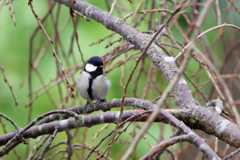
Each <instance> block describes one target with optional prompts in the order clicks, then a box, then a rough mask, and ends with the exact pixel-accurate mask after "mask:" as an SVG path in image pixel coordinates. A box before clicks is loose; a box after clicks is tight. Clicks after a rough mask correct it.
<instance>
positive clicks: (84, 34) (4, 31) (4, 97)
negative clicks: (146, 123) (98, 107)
mask: <svg viewBox="0 0 240 160" xmlns="http://www.w3.org/2000/svg"><path fill="white" fill-rule="evenodd" d="M0 2H1V1H0ZM88 2H90V3H92V4H93V5H96V6H98V7H99V8H101V9H104V10H107V7H106V5H105V3H102V1H95V0H89V1H88ZM1 3H2V2H1ZM33 6H34V10H35V12H36V13H37V14H38V16H39V17H40V18H42V17H43V16H44V14H45V13H46V10H47V7H48V5H47V2H46V1H33ZM136 6H137V2H134V3H133V5H132V6H131V7H132V8H133V9H134V7H136ZM13 8H14V11H15V14H14V16H15V19H16V22H17V25H16V26H14V24H13V19H12V18H11V14H10V11H9V5H3V6H2V8H1V10H0V65H2V67H3V68H4V72H5V75H6V77H7V79H8V81H9V83H10V84H11V86H12V88H13V91H14V93H15V94H16V97H17V100H18V102H19V105H18V106H15V103H14V100H13V97H12V95H11V92H10V89H9V87H8V86H7V84H6V83H4V81H3V76H2V74H1V73H0V112H1V113H3V114H5V115H7V116H8V117H10V118H11V119H12V120H13V121H14V122H16V123H17V124H18V125H19V126H26V125H27V124H28V120H27V119H28V110H29V108H28V107H25V105H26V104H27V103H28V102H29V97H28V82H27V81H26V82H25V83H24V85H23V86H20V84H21V83H22V82H23V81H24V79H25V78H26V77H27V76H28V70H29V49H30V37H31V35H32V34H33V31H34V29H35V28H36V26H37V25H38V23H37V21H36V19H35V18H34V16H33V14H32V12H31V9H30V7H29V6H28V4H27V1H25V2H22V1H19V0H18V1H13ZM56 10H57V7H55V8H54V12H56ZM114 14H115V15H116V16H117V15H118V14H116V13H114ZM222 14H224V12H223V13H222ZM122 15H123V17H124V16H125V13H123V14H122ZM234 16H236V15H235V14H234V15H233V17H234ZM59 17H60V21H59V24H61V25H62V24H64V23H65V22H67V24H66V27H65V28H64V29H63V30H62V31H61V33H60V38H61V39H62V42H63V47H64V48H66V49H65V50H66V52H68V47H69V45H70V39H71V36H72V30H73V28H72V22H71V20H70V21H66V20H67V19H68V17H69V9H68V8H67V7H65V6H61V14H60V16H59ZM123 17H119V18H123ZM213 19H214V15H213V14H212V13H211V12H209V15H208V16H207V17H206V20H205V22H204V26H203V28H204V29H208V28H210V27H213V26H214V25H216V21H213ZM181 20H182V21H181ZM179 21H180V22H179V23H181V25H182V27H183V28H184V26H186V25H187V24H186V22H184V20H183V19H181V18H179ZM235 22H236V25H238V24H237V23H239V21H235ZM171 25H172V24H171ZM44 27H45V29H46V30H47V32H48V34H49V35H50V36H51V35H52V34H53V32H54V30H53V28H52V22H51V20H50V19H49V18H48V20H47V22H46V23H44ZM138 29H139V30H142V31H144V30H146V29H147V27H146V26H144V25H141V26H140V27H139V28H138ZM224 30H225V29H224ZM77 31H78V35H79V43H80V46H81V50H82V52H83V54H84V59H85V60H87V59H88V58H89V57H91V56H93V55H99V56H101V55H103V54H104V53H106V52H107V51H109V50H110V49H109V48H107V49H105V48H104V47H105V46H106V45H107V44H108V41H104V42H102V43H100V44H97V45H93V46H91V47H89V44H91V43H92V42H96V41H97V40H99V39H101V38H103V37H105V36H106V35H109V34H111V33H112V32H111V31H109V30H107V29H106V28H105V27H104V26H103V25H101V24H99V23H97V22H95V21H94V20H91V22H87V21H86V20H84V19H80V21H79V25H78V28H77ZM172 32H173V35H174V38H176V39H177V40H179V41H181V40H182V36H181V34H180V33H179V31H178V30H177V29H176V28H174V29H173V30H172ZM39 33H41V31H39V32H38V34H37V36H36V37H35V39H34V41H33V46H34V48H33V52H34V51H35V50H37V48H38V46H40V47H42V46H43V45H42V44H39V42H43V43H47V40H46V37H45V36H44V35H43V34H42V33H41V34H39ZM216 34H217V31H213V32H211V33H209V34H207V36H206V37H207V39H208V42H209V44H211V41H212V40H213V39H214V38H215V36H216ZM117 39H118V36H115V37H114V38H113V39H112V40H117ZM168 42H170V41H168ZM54 43H55V42H54ZM217 45H221V44H217ZM112 48H113V47H112ZM112 48H111V49H112ZM214 50H215V52H216V53H218V54H219V55H218V56H219V58H222V54H223V53H222V48H221V47H215V48H214ZM174 52H175V53H178V51H177V50H176V51H174ZM74 54H75V56H76V61H77V62H78V63H79V64H82V62H81V58H80V54H79V52H78V49H77V46H76V45H75V48H74ZM34 56H35V57H36V55H34ZM59 58H60V59H61V60H62V62H63V67H64V68H66V62H65V61H63V56H62V55H60V56H59ZM69 60H70V63H71V66H73V65H74V64H73V59H72V58H69ZM134 64H135V61H134V60H132V61H130V62H129V63H127V64H126V66H125V67H126V68H131V67H132V66H133V65H134ZM149 64H150V62H149V60H146V67H147V68H149ZM189 66H191V67H189V68H188V70H187V73H194V72H196V71H197V69H198V66H199V65H198V63H197V62H196V61H195V60H191V61H190V63H189ZM37 68H38V70H39V72H41V73H42V75H43V76H44V77H43V79H44V81H45V82H48V81H49V80H50V79H52V78H55V77H56V75H57V66H56V60H55V58H54V57H53V55H52V51H51V49H50V47H48V49H47V50H46V52H45V53H44V55H43V58H41V59H40V62H39V65H38V66H37ZM80 71H81V69H79V70H78V71H77V72H76V73H75V74H74V75H73V76H72V77H69V80H70V82H71V83H74V77H76V75H77V74H78V73H79V72H80ZM130 71H131V70H129V69H126V70H125V72H124V75H125V77H124V82H126V80H127V78H128V76H129V74H130ZM120 75H121V68H116V69H114V71H111V72H110V73H109V74H108V77H109V79H110V80H111V82H112V87H111V88H110V91H109V94H108V96H107V99H108V100H111V99H113V98H121V97H122V94H123V89H122V88H121V87H120V86H119V79H120ZM135 75H136V74H135ZM206 79H207V76H206V74H205V73H202V76H201V79H200V80H199V81H205V80H206ZM145 81H146V75H143V76H141V79H140V81H139V86H144V85H145ZM64 84H65V83H61V87H62V89H63V91H62V93H63V96H65V95H64V94H66V93H67V92H66V87H65V85H64ZM124 84H125V83H124ZM166 85H167V82H166V81H165V82H164V84H162V86H163V88H166ZM32 86H33V89H36V88H37V87H39V86H41V82H40V81H39V79H38V78H37V75H36V74H35V73H33V75H32ZM64 87H65V88H64ZM132 88H133V82H131V83H130V86H129V89H128V95H127V97H132V96H133V93H132ZM190 88H191V89H192V90H194V88H193V86H191V85H190ZM207 88H208V87H207ZM207 88H204V89H203V92H204V93H205V94H207V93H208V92H209V91H208V89H207ZM138 91H139V93H141V92H142V91H143V88H141V87H140V88H139V89H138ZM50 92H51V94H52V95H57V96H56V97H54V98H55V99H56V102H57V105H59V104H60V98H59V96H58V95H59V94H58V92H59V90H58V88H57V87H55V88H52V89H50ZM140 97H141V96H140ZM77 98H79V99H80V97H79V96H77ZM147 98H148V100H152V99H154V98H155V97H152V96H147ZM69 101H70V102H69V104H73V105H72V106H70V107H73V106H74V105H79V103H80V101H79V100H77V101H75V100H72V99H70V100H69ZM71 101H72V102H71ZM78 102H79V103H78ZM82 102H83V103H85V101H82ZM200 102H202V101H201V100H200ZM171 107H172V108H174V107H175V106H171ZM53 109H55V108H54V107H53V106H52V104H51V100H50V99H49V97H48V95H47V94H46V93H45V94H43V95H42V96H41V97H39V98H38V99H37V100H36V101H35V102H34V103H33V114H32V116H31V117H32V118H31V119H33V118H35V117H36V116H38V115H41V114H43V113H45V112H47V111H51V110H53ZM114 110H119V109H114ZM2 121H3V122H4V123H5V125H6V129H7V131H8V132H10V131H13V130H14V128H13V126H12V125H10V123H9V122H6V121H5V120H3V119H2ZM159 125H160V124H153V125H152V126H151V127H150V129H149V130H148V131H149V132H150V133H151V134H153V135H155V136H156V137H165V138H168V137H169V135H170V134H171V132H172V131H171V128H170V127H169V126H167V125H163V124H162V125H161V127H162V128H164V131H162V130H160V128H161V127H159ZM102 126H103V125H99V126H94V127H91V128H89V129H88V133H89V135H93V134H94V133H95V132H96V131H98V130H99V129H100V128H101V127H102ZM114 126H115V125H114V124H112V125H110V127H109V129H108V130H105V131H104V132H102V133H101V134H100V136H99V137H98V138H97V139H95V140H94V141H92V140H91V138H92V137H91V136H88V137H87V142H89V144H90V145H92V146H94V145H96V144H97V143H98V142H99V141H100V140H101V138H102V137H103V136H105V135H106V134H107V133H109V131H111V129H113V128H114ZM131 129H132V127H130V128H129V130H128V131H127V132H126V134H123V135H122V136H121V137H120V140H122V141H124V140H128V139H131V138H132V137H131V136H130V135H129V134H128V133H129V132H130V131H131ZM84 130H85V129H84V128H81V129H79V132H80V133H81V134H79V137H78V138H79V139H82V138H83V133H84ZM0 134H1V135H2V134H3V130H2V129H0ZM147 138H149V140H150V143H151V144H152V145H156V142H155V141H154V139H152V138H151V136H150V135H147ZM65 139H66V135H65V133H60V134H58V135H57V137H56V139H55V140H54V141H53V144H54V143H57V142H58V141H61V140H65ZM34 141H35V140H30V149H32V148H33V145H34ZM109 141H110V139H109V140H108V141H107V142H109ZM107 142H104V145H102V146H103V147H102V146H101V147H100V148H99V149H101V150H103V149H104V148H105V146H107ZM143 144H144V145H143ZM128 146H129V144H128V143H126V142H121V141H119V142H116V143H114V145H113V148H112V151H113V152H112V154H111V157H120V156H121V155H122V154H123V153H124V151H125V150H126V149H127V147H128ZM141 146H145V147H146V144H145V142H144V141H143V140H141V142H140V143H139V145H138V147H137V150H138V152H137V153H136V154H137V155H138V156H137V157H140V156H142V155H144V154H145V153H146V152H147V151H148V150H149V149H150V148H149V147H148V148H145V147H141ZM61 147H62V148H65V146H61ZM16 149H17V150H18V153H19V155H20V156H21V159H25V150H26V148H25V145H23V144H20V145H18V147H17V148H16ZM58 149H59V148H57V149H55V151H56V150H58ZM51 153H53V151H52V152H51ZM86 153H88V151H86V152H85V154H86ZM80 154H81V152H79V155H80ZM47 155H48V156H49V155H50V154H47ZM14 158H16V157H15V156H14V155H13V152H12V151H11V152H10V153H9V155H7V156H5V157H4V159H5V160H7V159H9V160H10V159H14ZM58 158H59V156H58ZM56 159H57V158H56ZM93 159H94V158H93Z"/></svg>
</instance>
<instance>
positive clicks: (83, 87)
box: [76, 71, 91, 100]
mask: <svg viewBox="0 0 240 160" xmlns="http://www.w3.org/2000/svg"><path fill="white" fill-rule="evenodd" d="M90 77H91V75H90V74H89V73H87V72H85V71H82V72H81V73H80V74H79V75H78V76H77V78H76V83H77V88H78V91H79V93H80V95H81V96H82V98H84V99H86V100H90V97H89V95H88V92H87V89H88V86H89V78H90Z"/></svg>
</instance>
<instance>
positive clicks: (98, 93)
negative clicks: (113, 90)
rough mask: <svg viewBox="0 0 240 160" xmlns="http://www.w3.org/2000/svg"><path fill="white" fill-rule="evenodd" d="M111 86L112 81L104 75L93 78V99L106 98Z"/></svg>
mask: <svg viewBox="0 0 240 160" xmlns="http://www.w3.org/2000/svg"><path fill="white" fill-rule="evenodd" d="M110 86H111V82H110V81H109V80H108V78H107V77H106V76H104V75H100V76H97V77H96V78H95V79H94V80H93V84H92V93H93V99H94V100H98V99H100V100H102V99H104V98H106V96H107V94H108V89H109V87H110Z"/></svg>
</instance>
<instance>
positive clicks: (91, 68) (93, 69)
mask: <svg viewBox="0 0 240 160" xmlns="http://www.w3.org/2000/svg"><path fill="white" fill-rule="evenodd" d="M85 69H86V71H88V72H92V71H95V70H96V69H97V66H94V65H92V64H89V63H87V64H86V66H85Z"/></svg>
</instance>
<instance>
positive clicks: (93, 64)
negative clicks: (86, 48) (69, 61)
mask: <svg viewBox="0 0 240 160" xmlns="http://www.w3.org/2000/svg"><path fill="white" fill-rule="evenodd" d="M84 71H86V72H88V73H89V74H90V75H91V76H92V78H93V79H94V78H95V77H97V76H99V75H102V74H103V61H102V59H101V58H100V57H98V56H94V57H91V58H90V59H89V60H88V61H87V63H86V65H85V67H84Z"/></svg>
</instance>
